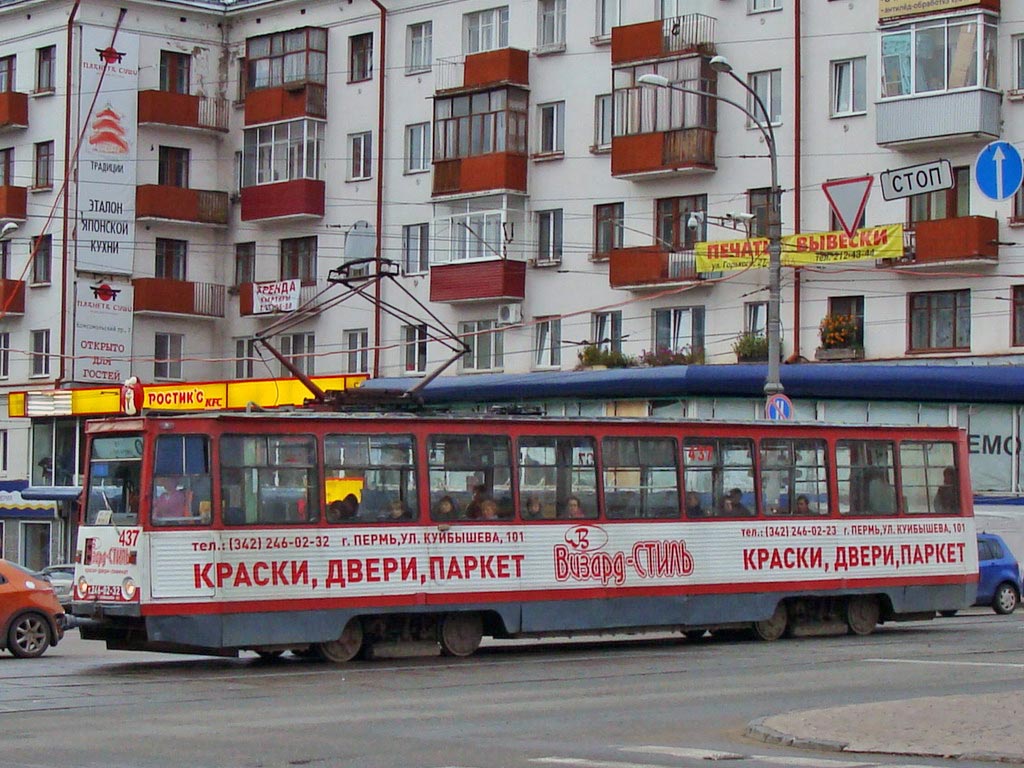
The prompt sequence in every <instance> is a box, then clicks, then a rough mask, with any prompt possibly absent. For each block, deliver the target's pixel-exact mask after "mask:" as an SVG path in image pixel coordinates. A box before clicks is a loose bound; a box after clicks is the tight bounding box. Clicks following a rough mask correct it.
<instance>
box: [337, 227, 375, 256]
mask: <svg viewBox="0 0 1024 768" xmlns="http://www.w3.org/2000/svg"><path fill="white" fill-rule="evenodd" d="M376 248H377V233H376V232H375V231H374V229H373V225H372V224H370V222H368V221H357V222H356V223H355V224H353V225H352V229H350V230H349V231H348V232H346V233H345V261H356V260H357V259H372V258H373V255H374V252H375V250H376Z"/></svg>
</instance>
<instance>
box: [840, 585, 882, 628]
mask: <svg viewBox="0 0 1024 768" xmlns="http://www.w3.org/2000/svg"><path fill="white" fill-rule="evenodd" d="M880 612H881V610H880V608H879V606H878V598H877V597H874V596H873V595H856V596H854V597H851V598H850V599H849V600H847V601H846V626H848V627H849V628H850V634H851V635H870V634H871V633H872V632H874V631H875V627H876V626H878V618H879V615H880Z"/></svg>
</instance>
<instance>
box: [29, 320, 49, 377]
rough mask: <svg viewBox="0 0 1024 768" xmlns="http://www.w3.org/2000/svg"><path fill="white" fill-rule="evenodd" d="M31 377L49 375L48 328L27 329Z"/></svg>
mask: <svg viewBox="0 0 1024 768" xmlns="http://www.w3.org/2000/svg"><path fill="white" fill-rule="evenodd" d="M29 344H30V346H31V350H32V351H31V357H32V363H31V370H32V373H31V374H30V375H31V377H32V378H37V377H40V376H49V375H50V329H49V328H41V329H38V330H35V331H29Z"/></svg>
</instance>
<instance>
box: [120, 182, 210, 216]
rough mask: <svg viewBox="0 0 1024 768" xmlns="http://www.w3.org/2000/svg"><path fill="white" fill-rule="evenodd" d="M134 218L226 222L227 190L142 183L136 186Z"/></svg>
mask: <svg viewBox="0 0 1024 768" xmlns="http://www.w3.org/2000/svg"><path fill="white" fill-rule="evenodd" d="M135 218H137V219H168V220H171V221H190V222H193V223H196V224H216V225H220V226H223V225H226V224H227V223H228V193H227V192H214V191H211V190H206V189H188V188H186V187H171V186H166V185H162V184H143V185H141V186H140V187H138V188H137V189H136V190H135Z"/></svg>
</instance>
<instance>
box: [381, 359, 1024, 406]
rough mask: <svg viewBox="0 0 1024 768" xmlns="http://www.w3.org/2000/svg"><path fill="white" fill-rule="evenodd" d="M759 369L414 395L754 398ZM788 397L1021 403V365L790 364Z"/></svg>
mask: <svg viewBox="0 0 1024 768" xmlns="http://www.w3.org/2000/svg"><path fill="white" fill-rule="evenodd" d="M766 373H767V366H766V365H689V366H687V365H670V366H662V367H655V368H615V369H608V370H602V371H592V370H591V371H550V372H537V373H491V374H477V375H473V376H443V377H439V378H436V379H434V380H433V381H431V382H430V383H429V384H427V385H426V386H425V387H424V388H423V389H422V390H420V395H421V397H422V398H423V401H424V402H425V403H427V404H444V403H495V402H527V401H539V400H565V399H591V400H596V399H610V398H617V399H622V398H635V399H660V398H666V399H670V398H679V397H697V396H701V397H760V396H762V395H763V394H764V381H765V375H766ZM781 380H782V385H783V387H784V388H785V391H786V394H787V395H789V396H790V397H798V398H814V399H828V400H895V401H900V400H902V401H908V402H946V403H961V402H962V403H1024V366H1020V365H977V366H968V365H916V364H904V365H875V364H870V363H827V364H814V363H808V364H793V365H783V366H782V367H781ZM362 386H363V387H365V388H369V389H405V388H407V387H409V386H410V381H409V379H407V378H385V379H370V380H369V381H366V382H365V383H364V384H363V385H362Z"/></svg>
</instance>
